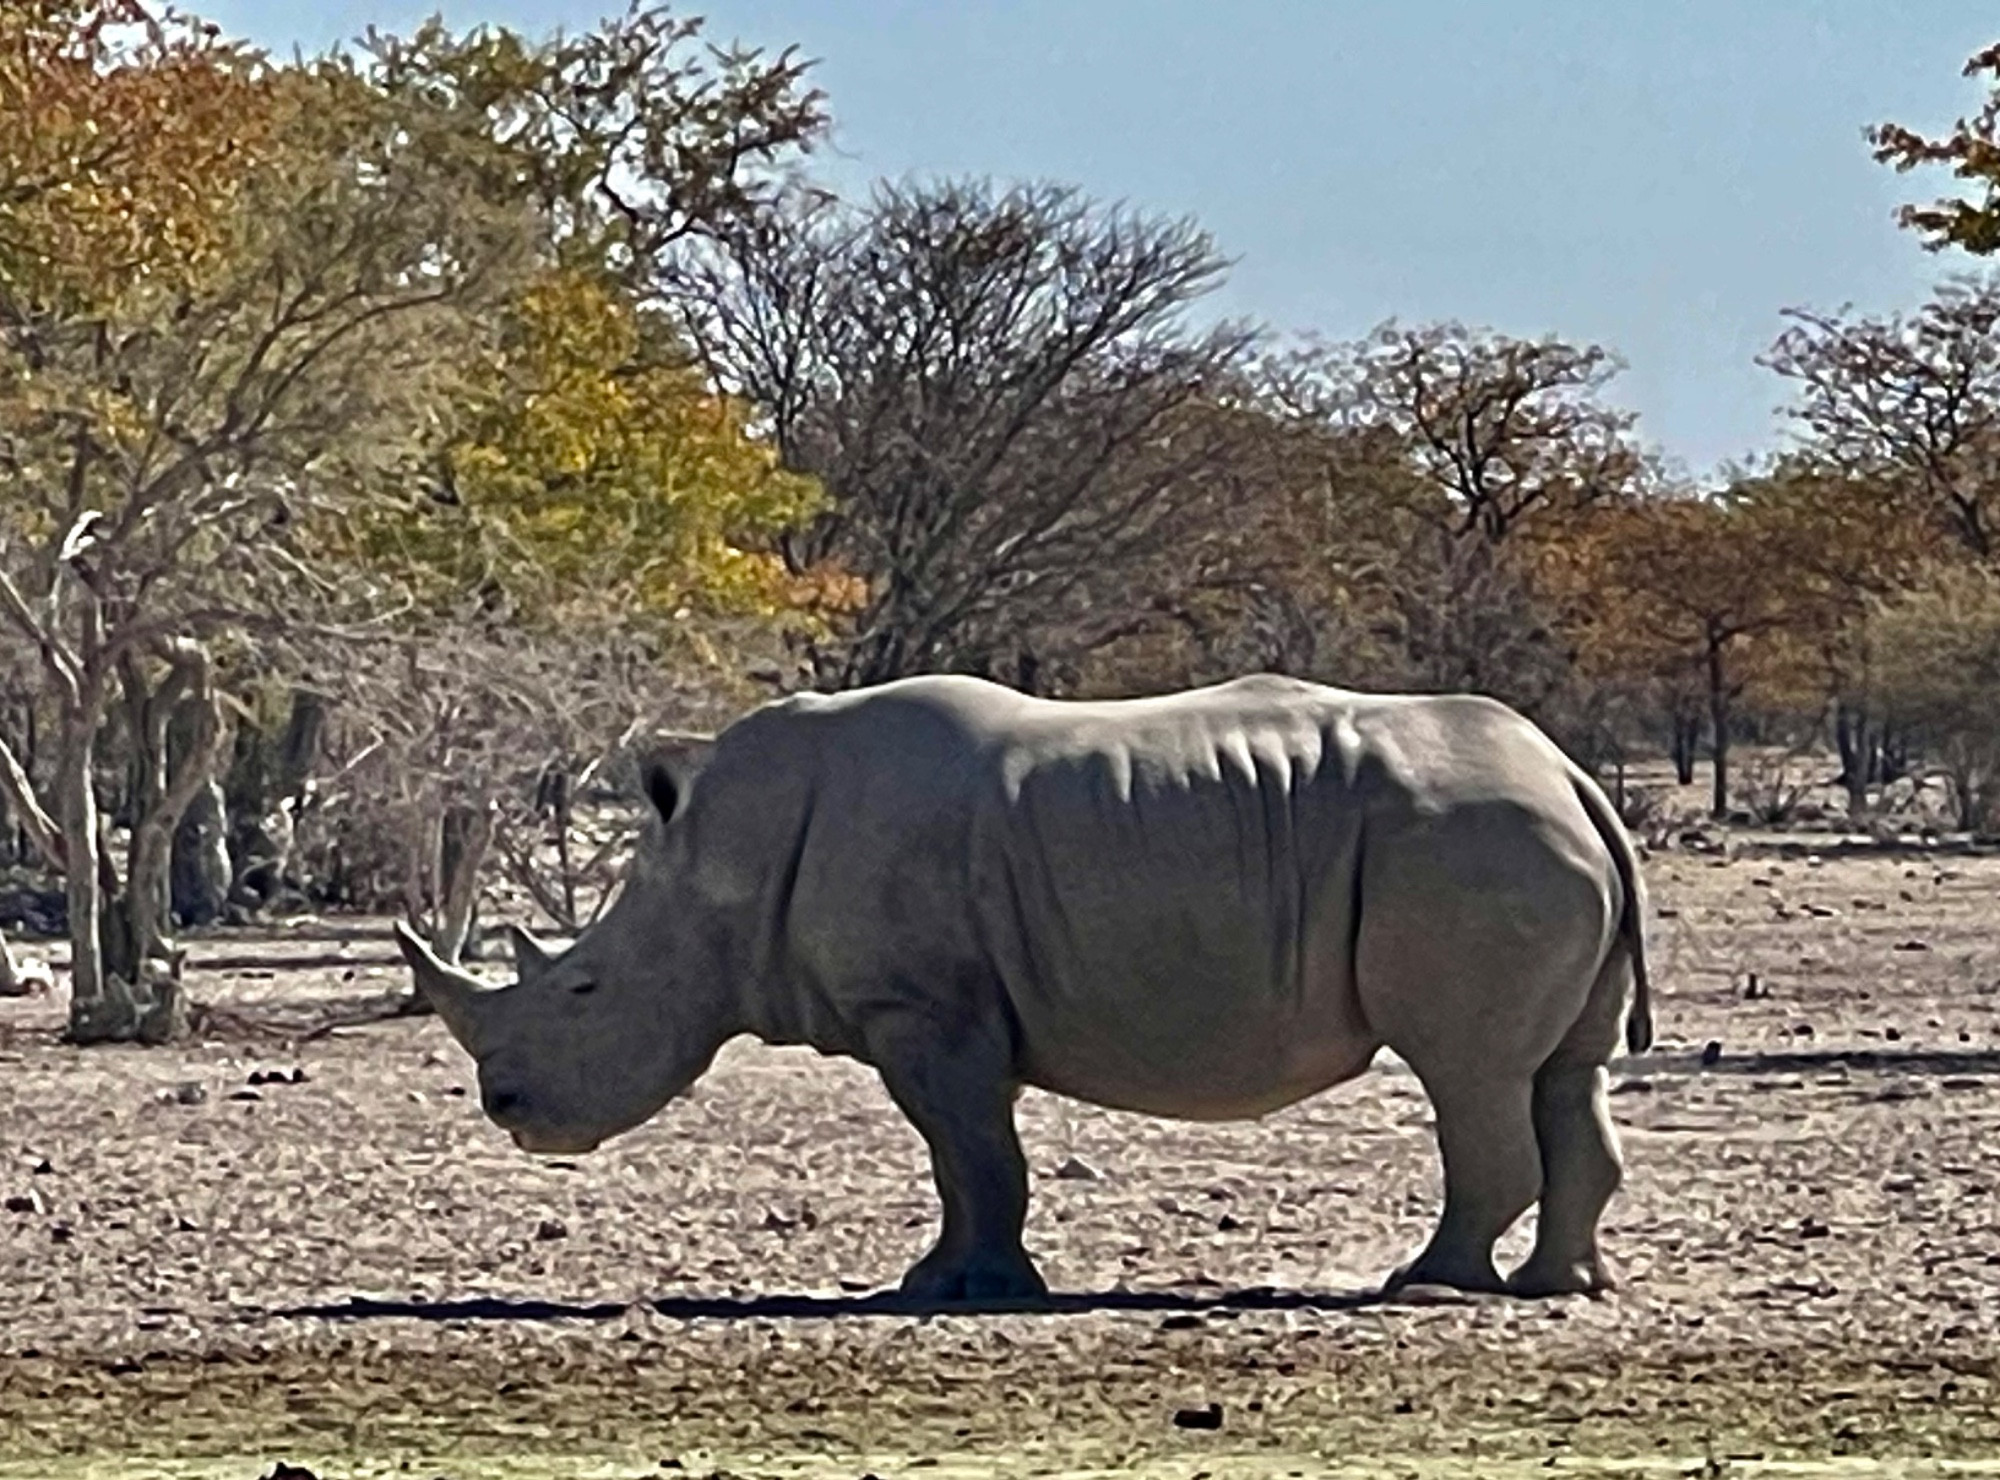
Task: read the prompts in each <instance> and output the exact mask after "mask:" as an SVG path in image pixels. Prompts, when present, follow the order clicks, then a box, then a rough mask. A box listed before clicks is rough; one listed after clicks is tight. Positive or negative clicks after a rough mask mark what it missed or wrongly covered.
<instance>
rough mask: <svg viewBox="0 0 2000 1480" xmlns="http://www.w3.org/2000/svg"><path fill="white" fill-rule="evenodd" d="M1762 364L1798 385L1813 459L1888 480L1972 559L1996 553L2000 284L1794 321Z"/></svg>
mask: <svg viewBox="0 0 2000 1480" xmlns="http://www.w3.org/2000/svg"><path fill="white" fill-rule="evenodd" d="M1787 317H1789V318H1790V319H1791V320H1792V321H1793V323H1792V327H1791V328H1790V329H1787V330H1786V331H1785V332H1784V334H1782V335H1780V336H1779V338H1778V340H1777V342H1776V343H1775V344H1773V345H1772V347H1771V350H1770V352H1769V353H1768V354H1766V355H1765V356H1764V357H1763V359H1762V360H1761V361H1760V363H1762V364H1764V365H1766V366H1767V367H1769V368H1770V369H1772V370H1775V371H1776V372H1777V373H1778V374H1780V375H1782V376H1784V377H1786V378H1787V379H1789V380H1792V381H1794V382H1796V383H1797V397H1798V398H1797V400H1796V401H1795V403H1794V404H1793V405H1792V407H1791V408H1790V415H1791V416H1792V417H1793V419H1795V420H1796V421H1797V422H1798V423H1799V424H1800V425H1801V426H1802V428H1803V429H1804V430H1805V432H1806V433H1807V435H1808V436H1809V438H1810V439H1811V444H1812V450H1813V452H1814V453H1815V454H1816V455H1817V456H1819V457H1820V458H1822V459H1823V460H1825V461H1827V462H1829V463H1831V464H1832V465H1834V466H1836V467H1839V468H1841V469H1842V470H1844V471H1845V472H1846V473H1847V474H1849V475H1850V476H1856V477H1873V478H1876V479H1879V480H1881V482H1882V483H1883V485H1884V487H1885V490H1886V491H1888V492H1889V493H1890V494H1891V495H1894V494H1896V493H1898V492H1900V493H1901V494H1902V496H1904V497H1905V498H1906V499H1907V500H1908V502H1909V503H1910V505H1911V507H1912V509H1913V512H1915V513H1916V514H1917V515H1918V517H1921V518H1925V519H1931V520H1934V521H1936V523H1937V525H1938V526H1939V527H1940V528H1941V529H1943V530H1945V531H1946V532H1947V533H1949V534H1950V535H1952V536H1953V537H1954V538H1955V539H1956V540H1957V541H1958V542H1959V543H1960V544H1961V545H1963V546H1964V548H1965V549H1967V550H1968V551H1970V552H1971V553H1972V554H1974V555H1976V556H1979V557H1981V558H1985V557H1988V556H1991V555H1992V554H1993V553H1994V541H1995V537H1996V531H1995V529H1994V526H1993V520H1994V510H1993V506H1992V505H1993V498H1994V492H1995V489H1996V488H2000V284H1996V283H1994V282H1991V281H1978V280H1973V279H1957V280H1954V281H1951V282H1947V283H1945V284H1943V285H1942V286H1940V287H1939V288H1938V289H1937V291H1936V292H1935V293H1934V294H1933V295H1932V296H1931V300H1930V302H1928V303H1926V304H1925V305H1924V306H1923V307H1922V308H1920V309H1919V310H1917V312H1916V313H1915V314H1913V315H1909V316H1902V315H1892V316H1890V317H1888V318H1868V317H1857V316H1853V315H1850V314H1848V313H1846V312H1842V313H1837V314H1819V313H1813V312H1810V311H1808V310H1805V309H1790V310H1788V311H1787Z"/></svg>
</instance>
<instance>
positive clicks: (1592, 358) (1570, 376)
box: [1302, 322, 1644, 544]
mask: <svg viewBox="0 0 2000 1480" xmlns="http://www.w3.org/2000/svg"><path fill="white" fill-rule="evenodd" d="M1308 363H1310V362H1308ZM1621 368H1622V367H1621V366H1620V364H1619V362H1618V360H1617V359H1616V358H1615V357H1614V356H1612V355H1611V354H1610V353H1609V352H1608V351H1606V350H1604V349H1602V348H1600V347H1599V346H1597V345H1576V344H1570V343H1568V342H1566V341H1564V340H1561V339H1556V338H1547V339H1536V340H1530V339H1515V338H1511V337H1509V336H1507V335H1504V334H1495V333H1492V332H1491V331H1488V330H1476V329H1467V328H1466V327H1464V326H1463V325H1460V324H1435V325H1429V326H1425V327H1422V328H1406V327H1403V326H1402V325H1399V324H1396V323H1393V322H1392V323H1388V324H1384V325H1383V326H1382V327H1380V328H1378V329H1377V330H1375V332H1374V333H1373V334H1371V335H1370V336H1369V337H1368V338H1367V339H1365V340H1363V341H1361V342H1360V343H1359V344H1356V345H1353V346H1349V347H1346V348H1344V349H1339V350H1336V351H1334V352H1332V353H1330V354H1323V358H1322V359H1321V361H1320V366H1319V376H1318V380H1319V386H1318V390H1319V404H1320V405H1321V407H1322V408H1323V409H1324V410H1325V412H1326V413H1327V414H1329V415H1330V416H1332V417H1334V418H1336V419H1339V420H1343V421H1346V422H1349V423H1351V424H1361V425H1369V426H1381V427H1387V428H1389V429H1391V430H1393V431H1394V432H1395V433H1396V434H1397V435H1398V436H1400V437H1401V438H1402V439H1403V441H1404V444H1405V446H1406V447H1407V448H1408V450H1409V455H1410V457H1411V459H1412V461H1413V463H1414V464H1415V466H1416V468H1417V469H1418V470H1419V472H1420V473H1421V474H1422V476H1423V477H1425V478H1426V479H1428V480H1429V481H1430V482H1431V483H1432V484H1433V485H1435V486H1436V487H1437V488H1438V489H1439V490H1440V491H1441V492H1442V493H1444V494H1445V495H1446V496H1447V499H1448V501H1449V507H1450V514H1449V518H1450V520H1451V524H1452V531H1453V533H1454V534H1455V535H1458V536H1461V537H1462V536H1466V535H1472V534H1478V535H1480V536H1482V537H1484V538H1485V539H1486V540H1487V541H1488V542H1489V543H1492V544H1498V543H1499V542H1500V541H1501V540H1502V539H1504V538H1505V537H1506V536H1507V535H1508V534H1509V533H1510V532H1512V531H1513V530H1514V529H1515V528H1516V527H1517V526H1519V525H1520V524H1521V522H1522V521H1523V520H1524V519H1526V518H1529V517H1530V516H1532V515H1534V514H1535V513H1536V512H1537V511H1538V510H1555V511H1560V510H1563V509H1574V508H1578V507H1581V506H1583V505H1586V504H1589V503H1593V502H1595V501H1597V500H1598V499H1602V498H1606V497H1611V496H1615V495H1618V494H1623V493H1627V492H1630V491H1631V490H1632V489H1633V487H1634V486H1635V484H1636V483H1637V482H1638V481H1639V480H1640V478H1641V477H1642V475H1643V473H1644V460H1643V458H1642V457H1641V455H1640V453H1639V450H1638V448H1637V447H1636V446H1635V445H1634V443H1633V440H1632V437H1631V430H1632V424H1633V421H1634V420H1635V418H1634V416H1633V414H1632V413H1631V412H1628V411H1621V410H1618V409H1616V408H1614V407H1611V406H1607V405H1606V404H1604V402H1603V400H1602V396H1603V392H1604V389H1605V387H1606V386H1607V385H1609V384H1610V382H1611V380H1612V379H1613V378H1614V377H1615V376H1616V375H1617V374H1618V371H1619V370H1620V369H1621ZM1302 384H1305V385H1307V386H1310V384H1311V381H1310V379H1307V380H1305V381H1303V382H1302Z"/></svg>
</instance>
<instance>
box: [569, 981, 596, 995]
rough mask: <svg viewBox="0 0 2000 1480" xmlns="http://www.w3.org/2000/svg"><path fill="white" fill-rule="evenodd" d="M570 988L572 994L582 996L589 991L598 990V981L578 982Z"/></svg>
mask: <svg viewBox="0 0 2000 1480" xmlns="http://www.w3.org/2000/svg"><path fill="white" fill-rule="evenodd" d="M569 990H570V994H571V995H572V996H576V997H581V996H583V995H584V994H586V993H588V992H594V991H596V990H597V983H596V982H578V983H577V984H576V985H575V986H573V987H571V988H570V989H569Z"/></svg>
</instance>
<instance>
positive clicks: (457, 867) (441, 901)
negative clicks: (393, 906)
mask: <svg viewBox="0 0 2000 1480" xmlns="http://www.w3.org/2000/svg"><path fill="white" fill-rule="evenodd" d="M492 842H493V804H492V803H491V802H490V801H481V802H480V803H479V804H477V805H474V806H454V807H451V808H449V809H447V810H446V812H445V814H444V827H443V829H442V835H441V837H440V838H439V847H438V882H439V889H438V896H437V928H436V930H434V931H433V932H432V933H431V947H432V949H434V950H435V951H436V952H437V953H438V955H439V956H440V957H441V958H443V959H444V960H445V961H448V962H455V961H457V960H458V958H459V957H460V955H461V954H463V952H464V950H465V945H466V941H467V939H468V938H469V937H470V935H471V934H472V920H473V915H474V913H475V911H476V910H477V909H478V906H479V870H480V867H481V865H483V864H484V863H485V861H486V850H487V849H488V848H489V847H490V846H491V845H492Z"/></svg>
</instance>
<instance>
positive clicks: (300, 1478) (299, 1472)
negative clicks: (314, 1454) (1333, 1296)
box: [262, 1460, 319, 1480]
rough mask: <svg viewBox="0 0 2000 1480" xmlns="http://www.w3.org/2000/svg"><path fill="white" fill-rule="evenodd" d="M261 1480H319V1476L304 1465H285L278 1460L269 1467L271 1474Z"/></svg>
mask: <svg viewBox="0 0 2000 1480" xmlns="http://www.w3.org/2000/svg"><path fill="white" fill-rule="evenodd" d="M262 1480H319V1476H317V1475H315V1474H314V1473H313V1472H312V1471H311V1470H308V1469H307V1468H306V1467H305V1466H304V1465H294V1464H287V1463H286V1462H285V1461H284V1460H279V1461H278V1462H277V1464H275V1465H273V1466H272V1467H271V1473H270V1474H268V1475H265V1476H264V1477H262Z"/></svg>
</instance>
